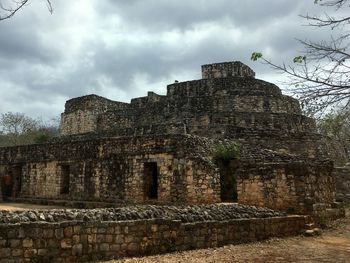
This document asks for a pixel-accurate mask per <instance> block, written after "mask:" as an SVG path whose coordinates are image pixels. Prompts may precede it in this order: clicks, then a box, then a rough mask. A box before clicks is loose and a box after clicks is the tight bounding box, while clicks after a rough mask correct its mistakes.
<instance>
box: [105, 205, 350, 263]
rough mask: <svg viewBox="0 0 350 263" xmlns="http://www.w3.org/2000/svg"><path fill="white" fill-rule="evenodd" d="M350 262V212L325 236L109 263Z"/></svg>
mask: <svg viewBox="0 0 350 263" xmlns="http://www.w3.org/2000/svg"><path fill="white" fill-rule="evenodd" d="M122 262H123V263H136V262H137V263H152V262H154V263H155V262H158V263H161V262H164V263H182V262H185V263H203V262H207V263H218V262H254V263H262V262H264V263H265V262H334V263H335V262H336V263H340V262H350V210H349V209H348V211H347V218H346V219H341V220H337V221H336V222H334V223H333V224H332V225H331V226H330V227H329V228H328V229H326V230H324V231H323V233H322V235H321V236H317V237H304V236H297V237H291V238H285V239H276V238H275V239H270V240H267V241H264V242H257V243H250V244H242V245H230V246H225V247H221V248H210V249H200V250H195V251H184V252H176V253H172V254H165V255H158V256H150V257H140V258H125V259H121V260H112V261H108V263H122Z"/></svg>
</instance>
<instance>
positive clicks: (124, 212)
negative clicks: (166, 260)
mask: <svg viewBox="0 0 350 263" xmlns="http://www.w3.org/2000/svg"><path fill="white" fill-rule="evenodd" d="M278 216H285V213H283V212H276V211H273V210H271V209H268V208H258V207H254V206H246V205H240V204H229V205H226V204H214V205H191V206H160V205H135V206H126V207H118V208H99V209H52V210H30V211H12V212H9V211H0V224H1V223H5V224H9V223H23V222H64V221H86V222H89V221H90V222H93V221H97V222H102V221H127V220H145V219H169V220H180V221H181V222H184V223H190V222H203V221H225V220H230V219H243V218H267V217H278Z"/></svg>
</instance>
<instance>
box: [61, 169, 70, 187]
mask: <svg viewBox="0 0 350 263" xmlns="http://www.w3.org/2000/svg"><path fill="white" fill-rule="evenodd" d="M69 185H70V166H69V165H61V191H60V193H61V194H69Z"/></svg>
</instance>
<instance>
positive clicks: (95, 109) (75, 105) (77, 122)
mask: <svg viewBox="0 0 350 263" xmlns="http://www.w3.org/2000/svg"><path fill="white" fill-rule="evenodd" d="M127 105H128V104H127V103H123V102H116V101H111V100H109V99H106V98H103V97H100V96H97V95H88V96H83V97H79V98H74V99H71V100H68V101H67V102H66V105H65V112H64V113H63V114H62V115H61V125H60V134H61V135H70V134H80V133H87V132H92V131H96V129H97V117H98V115H99V114H101V113H103V112H106V111H108V110H120V109H123V108H126V107H127Z"/></svg>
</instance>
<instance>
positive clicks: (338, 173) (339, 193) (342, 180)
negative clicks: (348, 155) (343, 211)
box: [333, 166, 350, 203]
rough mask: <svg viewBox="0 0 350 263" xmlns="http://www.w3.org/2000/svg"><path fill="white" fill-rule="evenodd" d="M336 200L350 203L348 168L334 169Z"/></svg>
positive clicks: (349, 170) (349, 168)
mask: <svg viewBox="0 0 350 263" xmlns="http://www.w3.org/2000/svg"><path fill="white" fill-rule="evenodd" d="M333 174H334V176H335V180H336V199H337V200H339V201H345V202H348V203H350V167H349V166H345V167H334V170H333Z"/></svg>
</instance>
